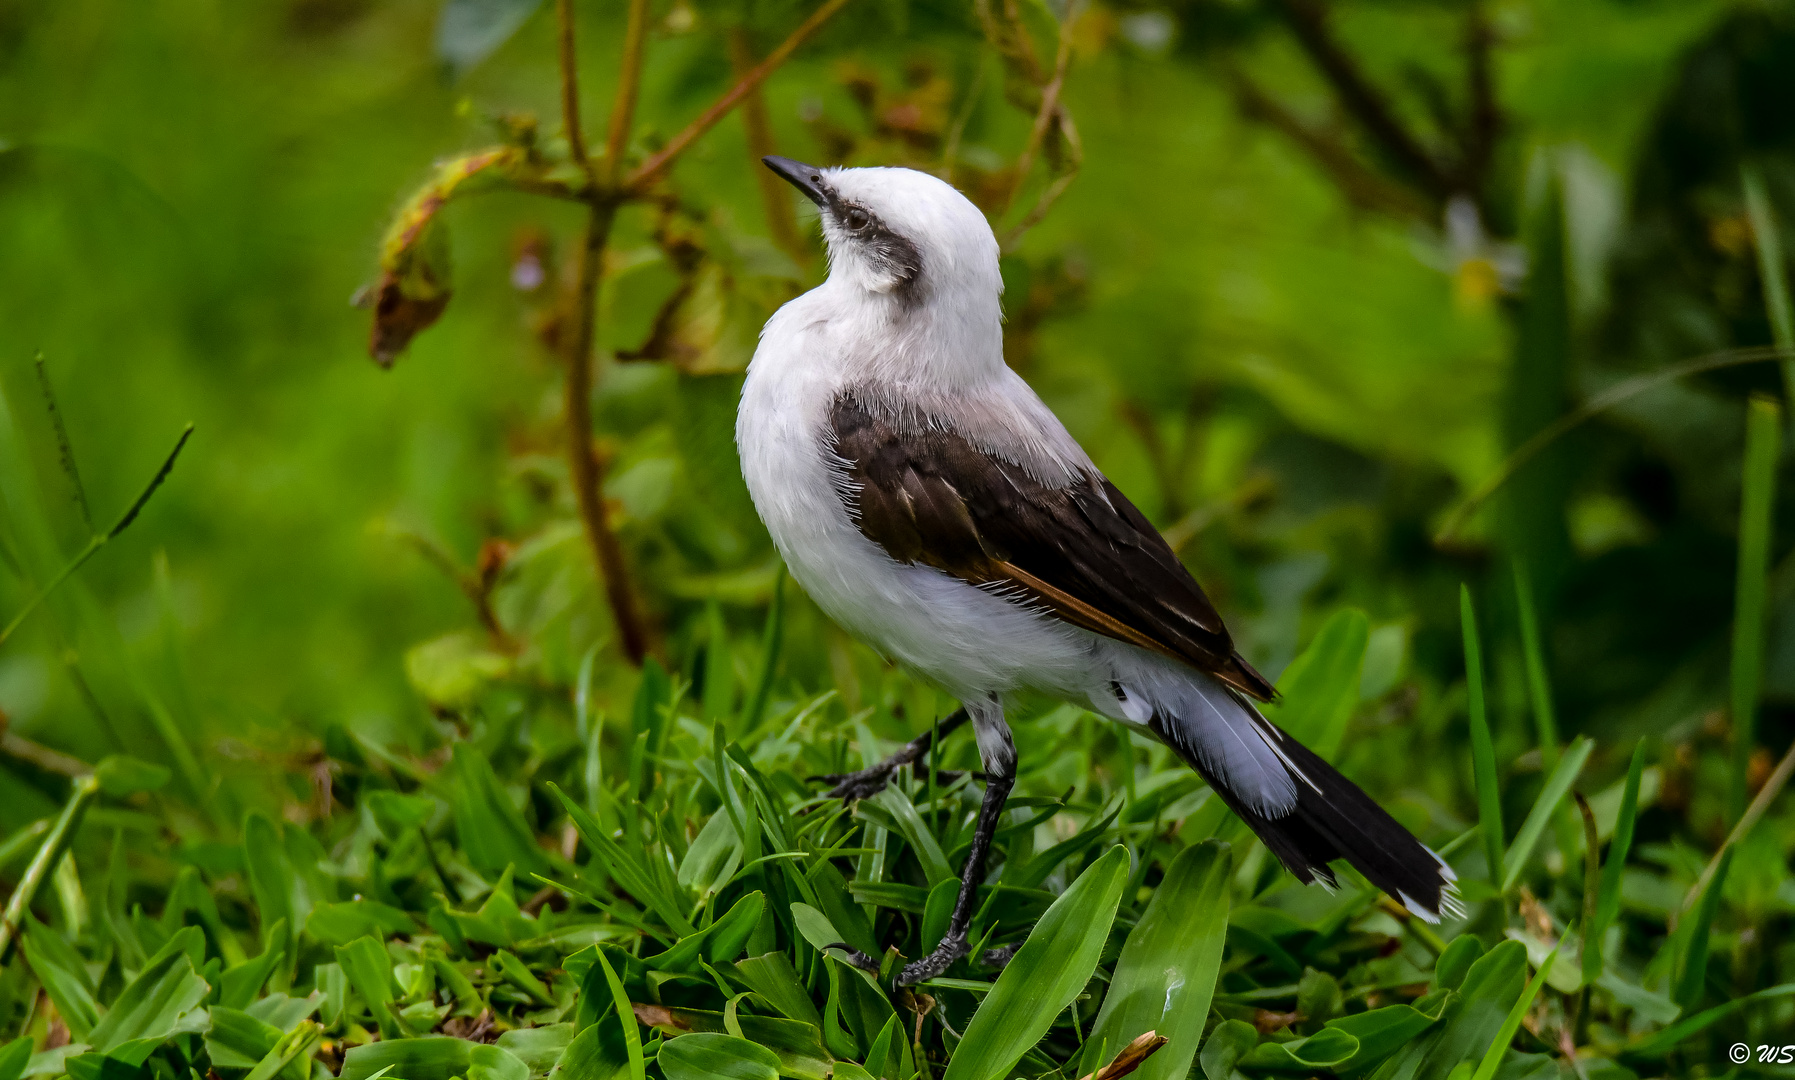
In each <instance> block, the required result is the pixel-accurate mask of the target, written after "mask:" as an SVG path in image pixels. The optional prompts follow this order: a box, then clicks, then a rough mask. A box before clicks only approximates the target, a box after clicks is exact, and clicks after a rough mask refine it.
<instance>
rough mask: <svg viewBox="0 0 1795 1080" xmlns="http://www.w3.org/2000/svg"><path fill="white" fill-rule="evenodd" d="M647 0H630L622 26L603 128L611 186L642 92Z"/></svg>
mask: <svg viewBox="0 0 1795 1080" xmlns="http://www.w3.org/2000/svg"><path fill="white" fill-rule="evenodd" d="M647 23H648V0H630V5H629V16H628V20H627V21H626V22H625V23H624V30H623V70H622V71H621V72H619V73H618V76H617V99H616V101H615V102H614V103H613V104H612V106H611V118H610V123H609V126H608V127H607V128H606V131H605V171H604V177H605V186H606V187H607V188H615V187H616V186H617V178H618V177H620V176H622V175H623V154H624V151H625V150H627V149H628V148H629V136H630V130H631V129H632V128H633V127H635V124H636V99H637V97H638V96H640V94H641V92H642V47H643V44H644V42H645V41H646V39H647Z"/></svg>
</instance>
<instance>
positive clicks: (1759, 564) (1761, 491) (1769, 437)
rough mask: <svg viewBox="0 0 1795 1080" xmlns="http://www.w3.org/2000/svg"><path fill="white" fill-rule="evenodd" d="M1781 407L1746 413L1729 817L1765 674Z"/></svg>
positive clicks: (1746, 764) (1735, 809) (1736, 804)
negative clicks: (1768, 576)
mask: <svg viewBox="0 0 1795 1080" xmlns="http://www.w3.org/2000/svg"><path fill="white" fill-rule="evenodd" d="M1781 435H1782V409H1781V407H1780V406H1778V405H1777V403H1776V402H1775V401H1772V400H1771V399H1770V398H1767V397H1762V396H1754V397H1753V398H1752V399H1751V404H1750V405H1749V406H1748V407H1747V409H1746V413H1745V476H1744V498H1743V501H1742V503H1741V505H1740V507H1739V576H1738V581H1737V584H1736V589H1735V594H1734V595H1735V599H1734V602H1733V669H1732V679H1733V687H1732V690H1733V693H1732V706H1733V771H1732V782H1731V784H1730V785H1729V786H1728V789H1727V817H1728V818H1731V819H1733V820H1737V819H1738V817H1739V815H1741V814H1743V813H1744V812H1745V802H1746V799H1747V798H1748V796H1749V794H1750V788H1749V786H1748V784H1747V783H1746V773H1747V771H1748V770H1749V768H1750V767H1751V752H1752V751H1753V750H1754V749H1756V747H1757V711H1758V692H1759V690H1760V689H1761V688H1762V683H1763V675H1764V610H1765V595H1764V594H1765V580H1764V578H1765V573H1766V571H1767V568H1768V566H1769V562H1770V514H1771V509H1772V506H1773V505H1774V503H1775V501H1776V459H1777V455H1778V451H1779V450H1780V446H1779V444H1780V442H1781Z"/></svg>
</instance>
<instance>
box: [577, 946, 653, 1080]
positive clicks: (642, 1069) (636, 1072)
mask: <svg viewBox="0 0 1795 1080" xmlns="http://www.w3.org/2000/svg"><path fill="white" fill-rule="evenodd" d="M595 959H597V961H598V964H597V967H596V970H597V971H598V972H600V973H602V974H603V976H604V980H605V985H606V986H607V987H609V988H610V991H611V1004H612V1006H613V1007H614V1008H615V1009H616V1011H617V1020H618V1022H619V1023H621V1024H622V1025H623V1041H624V1047H625V1051H626V1053H627V1056H628V1059H629V1070H630V1077H631V1078H632V1080H644V1077H646V1076H647V1071H646V1070H647V1067H648V1066H647V1062H646V1061H645V1060H644V1059H643V1052H642V1038H641V1033H640V1032H638V1031H637V1030H636V1011H635V1010H634V1009H633V1008H631V1007H630V999H629V995H628V994H626V993H625V992H624V990H623V981H622V980H621V979H619V978H618V977H617V972H616V970H615V969H614V968H612V967H611V961H610V959H609V958H608V957H606V956H605V951H604V949H602V948H601V949H599V950H597V955H596V957H595ZM593 981H594V980H593V978H592V975H591V973H588V975H587V978H586V979H585V981H584V983H583V984H582V989H583V992H586V993H590V992H591V991H592V990H594V989H596V987H595V986H594V985H593Z"/></svg>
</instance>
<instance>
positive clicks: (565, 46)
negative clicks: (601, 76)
mask: <svg viewBox="0 0 1795 1080" xmlns="http://www.w3.org/2000/svg"><path fill="white" fill-rule="evenodd" d="M555 25H556V27H557V29H558V31H559V44H560V51H561V126H562V127H564V128H566V129H567V152H568V154H569V156H571V157H572V158H573V160H574V161H575V162H576V163H577V164H578V165H579V167H580V170H581V171H582V172H584V173H585V174H586V183H587V185H588V186H589V187H590V188H593V189H596V188H597V186H598V178H597V177H596V176H594V175H593V172H592V158H591V157H590V156H589V155H588V154H587V153H586V133H585V132H584V131H583V130H582V129H581V127H580V65H579V56H578V54H577V53H576V51H575V49H574V36H573V35H574V23H573V0H555ZM589 194H596V192H595V191H593V192H589Z"/></svg>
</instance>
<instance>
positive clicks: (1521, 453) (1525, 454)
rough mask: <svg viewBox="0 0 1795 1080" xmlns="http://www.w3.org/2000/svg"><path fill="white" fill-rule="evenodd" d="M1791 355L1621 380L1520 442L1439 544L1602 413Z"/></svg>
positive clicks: (1704, 363) (1732, 353)
mask: <svg viewBox="0 0 1795 1080" xmlns="http://www.w3.org/2000/svg"><path fill="white" fill-rule="evenodd" d="M1791 359H1795V349H1784V348H1781V347H1778V346H1775V345H1753V346H1750V347H1748V348H1743V349H1722V350H1720V351H1718V352H1712V353H1707V354H1704V355H1702V356H1697V357H1694V358H1692V359H1689V360H1685V361H1682V362H1681V363H1676V364H1671V365H1669V366H1668V367H1662V368H1659V369H1658V370H1656V371H1648V372H1646V373H1645V374H1644V375H1636V376H1634V377H1633V378H1631V379H1623V380H1622V381H1620V382H1618V383H1615V384H1614V385H1613V386H1610V387H1609V388H1608V389H1606V390H1604V391H1602V392H1601V393H1599V394H1595V395H1593V396H1592V397H1591V398H1590V399H1589V400H1588V401H1585V402H1584V403H1583V404H1581V405H1579V406H1577V407H1576V408H1575V409H1572V410H1571V411H1570V412H1567V413H1564V414H1563V415H1561V416H1559V417H1558V419H1556V420H1554V421H1552V422H1551V423H1550V424H1547V425H1546V426H1545V427H1543V428H1540V429H1539V430H1538V431H1536V432H1534V433H1533V435H1532V436H1531V437H1529V438H1528V440H1527V441H1526V442H1524V443H1522V444H1521V445H1519V446H1517V447H1515V448H1514V451H1513V452H1512V453H1510V454H1509V455H1508V457H1506V458H1504V459H1503V461H1502V464H1501V465H1500V466H1498V467H1497V468H1496V471H1495V472H1493V473H1491V474H1490V475H1489V477H1488V478H1487V479H1485V480H1484V481H1483V482H1482V483H1481V484H1478V485H1477V487H1476V488H1475V489H1474V490H1473V491H1472V492H1471V494H1469V495H1467V496H1465V498H1464V501H1463V502H1460V503H1459V504H1458V505H1457V506H1455V507H1453V509H1452V512H1451V513H1449V514H1447V515H1446V520H1445V522H1444V523H1443V524H1441V526H1440V528H1439V531H1437V532H1435V533H1434V544H1435V545H1438V546H1444V545H1446V544H1450V543H1451V542H1452V541H1453V540H1455V539H1456V538H1457V537H1458V534H1459V530H1461V529H1463V528H1464V527H1465V525H1466V524H1467V523H1468V522H1470V520H1471V518H1472V516H1473V515H1474V514H1476V513H1477V511H1478V509H1479V508H1480V507H1482V506H1483V504H1484V503H1486V502H1488V501H1489V499H1490V497H1491V496H1492V495H1494V494H1496V492H1498V491H1500V490H1501V489H1502V485H1503V484H1506V483H1508V481H1509V480H1511V479H1513V478H1514V475H1515V473H1517V472H1519V471H1520V469H1521V466H1523V465H1525V464H1527V463H1528V462H1529V461H1532V460H1533V459H1534V458H1535V457H1537V456H1539V454H1540V453H1541V452H1542V451H1544V450H1545V449H1546V448H1547V447H1548V446H1551V445H1552V444H1553V443H1554V442H1557V441H1558V440H1559V439H1560V438H1562V437H1564V435H1565V434H1567V433H1568V432H1570V431H1572V430H1573V429H1575V428H1576V427H1577V426H1578V425H1579V424H1582V423H1583V422H1584V421H1586V420H1588V419H1590V418H1591V417H1594V416H1599V415H1601V414H1602V413H1604V412H1606V411H1608V410H1609V409H1612V408H1614V407H1615V406H1616V405H1619V404H1620V403H1621V402H1623V401H1626V400H1628V399H1629V398H1633V397H1637V396H1638V395H1640V394H1643V393H1644V392H1646V391H1647V390H1650V389H1652V388H1653V387H1655V386H1660V385H1662V384H1664V383H1667V382H1675V381H1676V380H1678V379H1682V378H1687V377H1688V376H1690V375H1700V374H1701V373H1703V372H1706V371H1718V370H1720V369H1721V368H1730V367H1739V366H1741V365H1744V364H1762V363H1767V362H1769V361H1772V360H1791Z"/></svg>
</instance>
